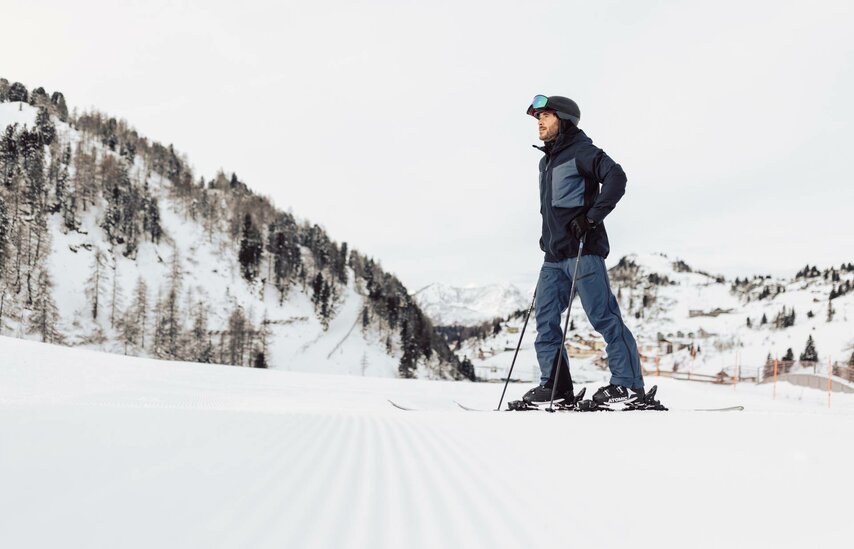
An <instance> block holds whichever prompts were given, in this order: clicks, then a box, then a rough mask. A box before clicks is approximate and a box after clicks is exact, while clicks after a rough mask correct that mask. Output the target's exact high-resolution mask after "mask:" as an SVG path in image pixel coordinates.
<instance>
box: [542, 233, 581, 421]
mask: <svg viewBox="0 0 854 549" xmlns="http://www.w3.org/2000/svg"><path fill="white" fill-rule="evenodd" d="M585 236H587V235H582V236H581V240H579V241H578V257H577V258H576V260H575V269H573V273H572V286H571V287H570V288H569V305H567V306H566V322H565V323H564V325H563V340H562V341H561V342H560V347H559V348H558V350H557V353H558V354H557V366H556V368H557V370H556V371H555V380H554V383H553V384H552V399H551V401H550V402H549V410H548V411H549V412H554V411H555V409H554V403H555V391H557V382H558V379H560V364H561V360H562V359H563V350H564V347H565V345H566V332H567V331H568V330H569V313H570V312H572V298H574V297H575V281H576V280H578V264H579V263H581V251H582V250H583V249H584V237H585ZM566 367H567V368H569V364H567V365H566Z"/></svg>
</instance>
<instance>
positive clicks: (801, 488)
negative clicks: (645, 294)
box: [0, 337, 854, 549]
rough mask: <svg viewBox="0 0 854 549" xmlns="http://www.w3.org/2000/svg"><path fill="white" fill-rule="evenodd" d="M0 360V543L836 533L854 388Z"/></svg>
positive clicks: (450, 541)
mask: <svg viewBox="0 0 854 549" xmlns="http://www.w3.org/2000/svg"><path fill="white" fill-rule="evenodd" d="M0 356H3V361H2V363H0V486H2V487H3V489H2V490H0V517H3V519H2V521H0V547H87V548H93V547H130V548H133V547H140V548H150V547H182V548H193V547H200V548H202V547H204V548H207V547H241V548H243V547H288V548H299V547H341V548H347V547H371V548H385V547H388V548H395V549H398V548H401V547H425V548H427V547H430V548H435V547H466V548H480V547H484V548H486V547H489V548H502V547H529V546H537V547H557V546H569V547H572V546H579V547H597V548H608V547H624V546H626V545H629V546H632V547H655V548H669V547H673V548H680V549H682V548H685V547H692V548H706V547H708V548H712V547H714V548H719V547H776V548H786V547H797V548H799V549H801V548H803V547H805V546H809V547H848V546H850V532H849V526H848V524H849V523H848V515H849V514H850V513H849V511H848V505H847V502H848V500H849V499H850V494H851V491H852V489H854V478H852V476H851V475H850V474H849V473H848V467H847V462H848V460H849V457H850V456H851V452H852V449H854V436H852V435H854V421H852V415H854V395H849V394H840V393H835V394H833V399H832V407H830V408H828V406H827V395H826V393H824V392H822V391H817V390H814V389H805V388H800V387H795V386H792V385H788V384H784V383H779V384H778V386H777V399H776V400H772V399H771V391H772V387H771V386H769V385H760V386H756V385H747V384H739V385H737V386H736V387H731V386H725V387H721V386H713V385H709V384H703V383H690V382H678V381H674V380H670V379H663V378H662V379H660V380H652V379H650V380H649V381H655V382H658V383H659V385H660V390H659V395H660V397H661V399H662V401H663V402H664V403H665V404H667V405H668V406H670V407H671V411H670V412H663V413H662V412H639V413H624V414H621V413H611V414H609V413H599V414H568V413H565V414H554V415H550V414H546V413H538V412H529V413H477V412H463V411H461V410H459V409H458V408H457V407H456V406H455V405H454V404H453V402H452V400H459V401H460V402H464V403H465V404H467V405H471V406H477V407H483V408H490V407H494V406H495V405H496V404H497V400H498V397H499V395H500V390H501V385H499V384H490V383H480V384H474V383H465V382H441V381H427V380H401V379H384V378H369V377H359V376H344V375H323V374H316V373H311V374H308V373H297V372H287V371H282V370H255V369H247V368H238V367H227V366H217V365H203V364H194V363H179V362H171V363H170V362H161V361H155V360H151V359H143V358H131V357H122V356H118V355H110V354H106V353H100V352H95V351H90V350H84V349H76V348H65V347H59V346H52V345H46V344H41V343H36V342H32V341H25V340H19V339H12V338H5V337H0ZM526 388H527V385H518V384H513V385H511V387H510V389H509V390H508V396H509V398H518V397H519V396H520V394H521V393H522V392H523V391H524V390H525V389H526ZM591 388H592V387H591ZM389 397H392V398H395V399H397V400H399V401H401V402H402V403H407V404H410V405H415V406H420V407H423V408H429V409H430V410H432V411H423V412H403V411H400V410H397V409H395V408H392V407H391V406H390V405H389V404H388V403H387V402H386V399H387V398H389ZM733 404H743V405H744V406H745V407H746V411H744V412H733V413H708V412H706V413H703V412H690V411H687V410H688V409H691V408H695V407H712V406H726V405H733Z"/></svg>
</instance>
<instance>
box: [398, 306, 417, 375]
mask: <svg viewBox="0 0 854 549" xmlns="http://www.w3.org/2000/svg"><path fill="white" fill-rule="evenodd" d="M400 344H401V346H402V347H403V356H401V357H400V364H399V366H398V372H399V373H400V376H401V377H403V378H412V377H415V368H416V361H417V359H418V355H417V352H416V347H417V345H416V343H415V337H414V335H413V333H412V331H411V330H410V327H409V321H408V320H406V319H404V320H403V322H402V323H401V326H400Z"/></svg>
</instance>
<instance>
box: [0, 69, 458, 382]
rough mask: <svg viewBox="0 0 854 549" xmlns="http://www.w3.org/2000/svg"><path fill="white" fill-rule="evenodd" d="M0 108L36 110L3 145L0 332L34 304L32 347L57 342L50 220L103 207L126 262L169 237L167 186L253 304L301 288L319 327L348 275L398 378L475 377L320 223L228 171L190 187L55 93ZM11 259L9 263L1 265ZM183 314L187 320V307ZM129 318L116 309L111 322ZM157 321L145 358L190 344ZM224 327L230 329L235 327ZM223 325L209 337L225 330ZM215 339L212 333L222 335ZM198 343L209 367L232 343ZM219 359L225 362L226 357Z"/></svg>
mask: <svg viewBox="0 0 854 549" xmlns="http://www.w3.org/2000/svg"><path fill="white" fill-rule="evenodd" d="M0 101H23V102H26V103H29V104H31V105H33V106H34V107H36V108H38V109H39V110H38V117H37V121H36V125H35V127H34V128H18V127H16V126H11V127H10V128H7V130H6V132H5V133H4V135H3V138H2V151H1V152H0V173H2V178H3V185H2V194H0V266H2V267H3V276H2V280H0V284H2V288H0V330H2V328H3V326H2V319H3V316H4V315H10V314H17V313H15V312H13V311H12V310H13V309H14V308H15V307H16V306H17V307H23V308H24V309H26V310H28V311H31V312H32V314H30V315H28V316H29V317H30V319H31V320H32V319H33V318H35V317H36V316H38V315H36V314H35V309H34V307H41V312H40V313H39V314H40V315H41V316H42V317H44V318H46V319H47V320H42V321H41V322H39V323H38V325H39V326H41V327H40V328H38V330H39V332H40V333H41V334H42V338H43V339H44V340H45V341H60V340H61V339H62V334H60V333H58V331H57V330H56V326H57V322H56V321H57V320H58V317H57V314H56V306H55V304H53V303H52V302H51V299H50V291H49V290H50V273H49V272H48V270H47V269H46V268H45V267H44V265H43V263H44V259H45V257H46V255H47V250H48V249H49V244H48V243H47V239H48V237H49V231H47V223H48V218H49V217H50V216H51V215H52V214H57V215H59V218H60V219H61V223H62V227H63V230H64V231H81V230H82V229H81V219H82V218H83V216H84V215H85V213H86V212H87V210H88V209H89V208H91V207H93V206H99V207H101V208H103V214H102V219H99V224H100V226H101V227H102V228H103V229H104V232H105V233H106V235H107V237H108V239H109V244H110V246H111V249H110V252H111V253H112V254H121V255H123V256H125V257H128V258H130V259H135V257H136V254H137V251H138V249H139V246H140V244H141V243H142V242H143V241H146V240H149V241H152V242H154V243H158V242H160V241H161V239H167V241H168V240H169V235H166V234H164V230H163V228H162V226H161V219H160V209H159V204H158V201H157V197H156V193H153V192H152V191H151V189H152V188H153V187H154V186H155V185H157V186H158V188H164V189H166V191H167V192H168V193H169V198H170V200H172V201H173V202H174V203H175V204H177V205H178V206H179V207H180V208H181V209H182V210H183V212H182V213H183V214H184V215H185V216H186V217H187V218H188V219H192V220H194V221H196V222H198V223H199V224H200V225H201V226H202V227H203V228H204V231H205V234H206V236H207V238H208V239H209V240H210V241H211V242H219V245H220V246H221V250H222V251H223V253H226V254H229V253H230V254H234V257H235V259H236V260H237V261H238V262H239V265H240V272H241V275H242V276H243V278H244V279H245V280H246V281H247V283H249V284H250V287H253V288H255V289H256V290H257V291H258V295H263V293H264V291H265V288H266V287H267V285H268V284H269V285H272V286H273V287H274V288H275V289H276V291H277V292H278V295H279V298H280V301H282V302H283V301H284V300H285V299H286V298H287V296H288V293H289V291H290V290H291V288H293V287H294V286H299V287H301V288H302V289H303V291H305V292H306V293H307V294H309V295H310V297H311V300H312V303H313V304H314V306H315V311H316V314H317V316H318V318H319V319H320V321H321V323H322V324H323V326H328V323H329V321H330V320H331V319H332V318H334V316H335V314H336V308H337V306H338V305H339V304H340V300H341V296H342V295H343V289H344V287H345V286H346V285H347V283H348V277H349V272H350V271H348V269H347V268H348V267H350V269H351V270H352V272H353V273H354V274H355V280H353V283H354V285H355V287H356V288H357V289H358V290H359V291H361V292H363V293H364V295H365V297H366V307H365V310H364V311H363V319H362V320H363V323H364V324H365V325H367V324H370V323H373V324H374V325H376V326H377V327H378V328H379V329H380V331H381V333H383V334H385V337H386V347H387V350H388V351H389V352H390V353H391V352H395V351H399V352H401V353H402V355H403V356H402V359H401V361H400V366H399V370H400V374H401V375H402V376H404V377H411V376H413V375H414V374H415V371H416V369H417V368H418V365H419V364H423V363H426V361H428V360H431V359H433V358H436V359H438V360H439V362H440V363H441V364H442V365H443V366H442V368H443V372H444V374H445V375H449V376H451V377H467V378H471V379H473V377H474V375H473V372H469V371H468V369H467V368H465V367H463V365H462V364H461V363H460V361H459V360H458V358H457V357H456V355H454V354H453V353H452V352H451V351H450V349H449V348H448V346H447V343H446V342H445V341H444V338H442V337H441V336H440V335H439V334H438V332H437V331H436V330H435V329H434V328H433V326H432V324H431V323H430V321H429V319H427V318H426V317H425V316H424V315H423V313H422V312H421V311H420V309H419V308H418V306H417V305H416V304H415V303H414V302H413V300H412V299H411V297H410V296H409V292H408V291H407V290H406V288H405V287H404V286H403V284H401V283H400V281H399V280H398V279H397V278H396V277H394V276H393V275H390V274H388V273H386V272H384V271H383V270H382V268H381V267H380V266H379V264H378V263H376V262H375V261H374V260H373V259H371V258H368V257H366V256H364V255H362V254H360V253H359V252H357V251H356V250H349V249H348V246H347V243H346V242H345V243H341V244H338V243H336V242H334V241H332V240H331V239H330V238H329V237H328V235H327V234H326V232H325V231H324V230H323V229H322V228H321V227H319V226H318V225H316V224H310V223H308V222H299V221H297V220H296V219H295V218H294V216H293V215H292V214H290V213H288V212H282V211H280V210H277V209H276V208H275V207H274V206H273V204H272V203H271V202H270V200H269V199H268V198H266V197H263V196H260V195H257V194H255V193H253V192H252V191H250V190H249V188H248V186H247V185H246V184H245V183H244V182H243V181H241V180H240V179H239V178H238V176H237V175H236V174H234V173H232V174H230V175H226V174H225V173H218V174H217V175H216V176H215V177H214V178H212V179H211V180H209V181H206V180H205V179H204V178H201V177H199V178H196V177H195V176H194V175H193V172H192V170H191V169H190V168H189V164H188V162H187V160H186V159H185V158H183V157H182V156H180V155H179V154H178V153H177V152H176V151H175V149H174V147H173V146H172V145H168V146H164V145H162V144H160V143H157V142H154V141H149V140H148V139H146V138H144V137H142V136H140V135H139V134H138V133H137V132H136V131H135V130H134V129H133V128H131V127H130V126H129V125H128V124H127V123H126V122H125V121H123V120H117V119H115V118H112V117H108V116H105V115H103V114H101V113H98V112H95V111H93V112H85V113H82V114H79V115H78V114H77V113H76V111H75V112H72V113H69V112H68V109H67V106H66V103H65V98H64V97H63V95H62V94H61V93H59V92H55V93H53V94H52V95H50V96H48V95H47V93H46V92H45V91H44V90H43V89H42V88H36V89H35V90H33V91H32V92H29V91H28V90H27V89H26V87H25V86H23V85H22V84H20V83H17V82H16V83H14V84H9V83H8V81H6V80H2V79H0ZM51 116H53V117H56V118H57V119H59V120H62V121H64V122H67V123H68V124H69V126H71V127H72V128H73V129H75V130H76V131H77V132H78V133H79V135H80V136H81V139H79V140H76V142H74V143H72V142H71V140H70V139H59V138H58V136H57V135H56V134H57V130H56V128H55V127H54V124H53V123H52V122H51ZM161 184H162V185H161ZM222 235H225V236H226V238H224V239H222V238H221V236H222ZM9 250H11V251H12V254H11V255H12V257H7V252H8V251H9ZM107 263H110V261H109V258H108V261H107ZM34 281H35V282H34ZM170 287H171V286H170ZM170 291H171V290H170ZM22 292H23V293H22ZM12 297H14V299H12ZM174 298H175V300H176V302H181V303H186V302H187V301H188V300H189V299H190V298H189V296H187V295H180V292H176V294H175V296H174ZM4 299H5V301H4ZM162 299H165V297H164V296H160V298H158V299H156V300H155V302H154V303H155V305H154V308H153V310H152V311H153V312H156V310H157V304H158V303H161V302H162V301H161V300H162ZM12 301H14V304H13V303H11V302H12ZM4 307H5V310H4ZM167 309H168V307H167ZM184 309H185V311H187V314H188V315H189V314H190V308H189V307H184ZM170 310H171V309H170ZM127 314H128V313H127V312H126V311H123V312H122V314H121V315H120V316H121V318H124V317H126V316H127ZM196 314H197V315H201V313H200V312H197V313H196ZM241 314H243V313H241ZM131 316H133V315H131ZM158 318H159V317H158ZM166 318H168V319H169V320H168V323H170V325H171V326H172V327H171V328H168V329H167V333H168V337H166V339H163V338H158V337H154V340H155V341H156V343H155V342H154V341H153V342H152V345H155V346H156V349H157V350H155V351H154V352H155V354H157V355H158V356H169V357H174V358H179V359H181V358H184V357H185V355H182V352H183V351H179V350H178V349H179V348H185V347H187V346H188V345H189V343H188V340H187V339H186V338H185V340H184V341H183V343H182V338H181V334H180V330H178V329H177V328H176V326H177V325H178V323H177V321H176V319H175V318H170V315H169V314H167V315H166ZM157 322H159V320H158V321H157ZM157 322H155V325H157ZM31 324H32V322H31ZM125 324H127V323H125ZM125 324H122V325H121V326H119V329H124V327H125ZM194 324H196V322H195V321H194ZM198 324H199V326H201V325H202V324H203V323H201V321H199V322H198ZM229 324H232V322H231V320H230V321H229ZM234 324H235V326H238V325H240V319H239V318H236V319H235V321H234ZM50 326H52V328H51V327H50ZM231 328H232V327H231V326H229V327H228V329H227V330H220V331H219V332H233V331H234V330H232V329H231ZM33 329H35V328H33ZM199 329H200V330H201V329H202V328H201V327H200V328H199ZM208 331H209V332H210V330H208ZM244 331H245V332H246V333H247V334H250V338H249V339H253V338H255V339H258V340H259V341H260V340H261V339H263V338H262V337H261V335H260V334H261V332H262V331H263V330H261V329H260V328H257V327H252V328H251V329H249V328H247V329H246V330H244ZM219 332H216V334H215V335H221V334H220V333H219ZM155 335H156V334H155ZM229 337H231V336H229ZM195 339H199V338H198V337H196V338H195ZM202 339H205V338H202ZM207 339H208V340H209V342H210V347H211V348H210V349H206V348H205V349H202V350H200V351H192V352H191V353H190V355H191V358H189V359H192V360H200V359H199V357H200V356H201V357H207V356H208V355H209V354H210V353H212V352H214V353H217V352H219V353H220V354H218V355H215V358H216V360H217V361H219V360H220V358H221V357H222V356H223V355H222V353H223V352H226V351H224V350H223V351H222V352H220V349H226V348H233V347H235V345H232V343H231V341H230V340H224V341H222V342H220V340H219V339H218V338H217V337H213V339H212V337H208V338H207ZM127 340H128V341H129V345H140V343H139V342H140V341H141V336H140V335H134V332H133V329H130V331H129V332H128V334H127ZM161 340H162V341H165V343H162V344H161ZM237 347H241V348H243V349H244V351H246V349H247V348H248V349H249V350H248V351H246V352H245V353H242V354H240V353H238V354H240V356H242V357H243V358H241V359H240V362H241V363H244V362H246V361H247V360H248V361H249V362H253V363H254V362H255V360H256V358H257V352H256V349H255V348H256V347H257V345H256V342H255V341H249V342H248V343H245V344H244V345H237ZM163 349H166V350H163ZM164 353H165V354H164ZM235 353H237V352H236V351H235V352H232V351H228V354H229V357H231V356H234V357H236V356H237V354H235ZM247 356H249V357H250V358H248V359H246V357H247ZM202 361H204V360H202ZM226 362H230V363H234V361H233V360H231V359H229V360H227V361H226Z"/></svg>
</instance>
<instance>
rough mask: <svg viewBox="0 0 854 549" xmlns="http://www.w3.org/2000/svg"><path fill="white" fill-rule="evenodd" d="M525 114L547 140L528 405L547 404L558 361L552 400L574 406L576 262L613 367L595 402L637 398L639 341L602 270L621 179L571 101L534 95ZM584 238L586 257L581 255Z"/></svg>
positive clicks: (585, 303) (580, 288) (585, 301)
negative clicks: (565, 320)
mask: <svg viewBox="0 0 854 549" xmlns="http://www.w3.org/2000/svg"><path fill="white" fill-rule="evenodd" d="M527 113H528V114H529V115H531V116H534V117H535V118H536V119H537V125H538V129H539V137H540V140H542V141H543V143H544V146H542V147H537V146H536V145H534V147H536V148H537V149H540V150H541V151H543V153H544V156H543V158H542V159H540V213H541V214H542V217H543V230H542V237H541V238H540V248H541V249H542V250H543V251H544V252H545V260H544V262H543V266H542V268H541V269H540V278H539V282H538V283H537V292H536V294H537V295H536V309H537V313H536V314H537V319H536V320H537V339H536V342H535V344H534V347H535V349H536V352H537V361H538V362H539V365H540V373H541V378H540V385H539V386H538V387H535V388H533V389H531V390H530V391H528V392H527V393H526V394H525V396H524V397H523V400H525V401H526V402H529V403H531V404H542V403H546V402H549V401H550V400H551V395H552V386H553V383H554V377H555V372H556V371H557V368H555V366H556V365H557V364H559V367H560V375H559V376H558V387H557V389H556V391H555V402H565V403H566V404H574V397H573V389H572V378H571V377H570V373H569V366H568V364H569V358H568V356H567V353H566V349H565V348H563V328H562V326H561V322H560V317H561V314H562V313H563V312H564V311H565V310H566V309H567V307H568V305H569V299H570V295H569V293H570V287H571V285H572V276H573V273H574V272H575V267H576V261H579V260H580V263H579V265H578V274H577V280H576V281H575V288H576V293H577V294H578V295H579V296H580V298H581V305H582V307H583V308H584V312H585V313H586V314H587V318H588V319H589V320H590V323H591V324H592V325H593V328H594V329H596V331H597V332H599V333H600V334H602V336H603V337H604V338H605V342H606V348H605V350H606V352H607V353H608V367H609V368H610V370H611V380H610V384H609V385H607V386H605V387H602V388H601V389H599V390H598V391H597V392H596V393H595V394H594V395H593V400H594V402H596V403H597V404H599V405H608V404H612V403H615V402H624V401H626V402H628V401H634V400H642V399H643V397H644V389H643V375H642V374H641V368H640V357H639V355H638V349H637V344H636V343H635V338H634V337H633V336H632V333H631V332H630V331H629V329H628V328H627V327H626V325H625V324H624V323H623V319H622V317H621V316H620V308H619V305H618V304H617V299H616V298H615V297H614V294H613V292H612V291H611V286H610V283H609V281H608V271H607V270H606V269H605V258H606V257H608V252H609V251H610V247H609V244H608V234H607V233H606V232H605V225H604V224H603V220H604V219H605V217H606V216H607V215H608V214H609V213H611V211H612V210H613V209H614V207H615V206H616V205H617V202H618V201H619V200H620V198H621V197H622V196H623V194H624V193H625V191H626V174H625V172H623V169H622V168H621V167H620V165H619V164H617V163H616V162H614V161H613V160H612V159H611V158H610V157H609V156H608V155H607V154H605V152H604V151H603V150H602V149H599V148H597V147H596V146H595V145H593V142H592V141H591V140H590V138H589V137H587V135H586V134H585V133H584V132H583V131H581V130H580V129H579V128H578V123H579V121H580V119H581V111H580V110H579V108H578V105H577V104H576V103H575V101H573V100H572V99H569V98H566V97H560V96H557V95H555V96H551V97H546V96H544V95H538V96H536V97H534V101H533V102H532V103H531V105H530V106H529V107H528V111H527ZM600 186H601V190H600ZM582 238H583V239H584V245H583V252H582V257H581V258H578V257H576V256H577V255H578V248H579V241H580V240H581V239H582ZM559 351H560V352H559Z"/></svg>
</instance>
